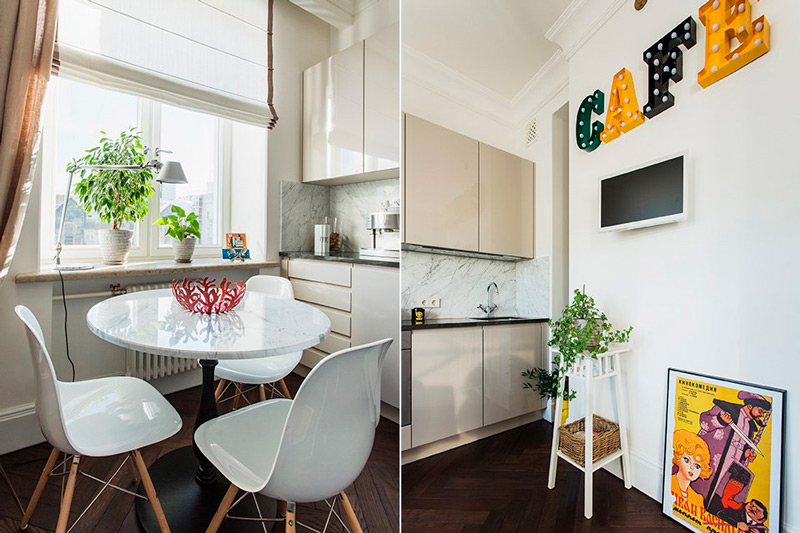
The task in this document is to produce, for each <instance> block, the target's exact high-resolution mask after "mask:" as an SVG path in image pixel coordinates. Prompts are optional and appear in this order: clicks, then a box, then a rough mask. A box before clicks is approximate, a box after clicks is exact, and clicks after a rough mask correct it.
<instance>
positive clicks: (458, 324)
mask: <svg viewBox="0 0 800 533" xmlns="http://www.w3.org/2000/svg"><path fill="white" fill-rule="evenodd" d="M547 320H548V319H546V318H526V317H519V318H498V319H495V320H481V319H479V318H429V319H427V320H425V323H424V324H412V323H411V320H403V326H402V329H403V331H413V330H417V329H439V328H466V327H474V326H501V325H508V324H532V323H536V322H547Z"/></svg>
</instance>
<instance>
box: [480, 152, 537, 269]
mask: <svg viewBox="0 0 800 533" xmlns="http://www.w3.org/2000/svg"><path fill="white" fill-rule="evenodd" d="M480 184H481V185H480V191H481V192H480V210H481V211H480V251H481V252H485V253H490V254H499V255H513V256H516V257H528V258H532V257H533V224H534V221H533V162H531V161H528V160H525V159H522V158H521V157H517V156H515V155H513V154H509V153H508V152H504V151H503V150H500V149H499V148H494V147H493V146H489V145H487V144H483V143H481V145H480Z"/></svg>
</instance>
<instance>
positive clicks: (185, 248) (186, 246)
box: [172, 235, 197, 263]
mask: <svg viewBox="0 0 800 533" xmlns="http://www.w3.org/2000/svg"><path fill="white" fill-rule="evenodd" d="M195 246H197V237H195V236H193V235H190V236H189V237H184V238H183V240H182V241H179V240H178V239H172V251H173V252H174V253H175V262H176V263H191V262H192V255H194V248H195Z"/></svg>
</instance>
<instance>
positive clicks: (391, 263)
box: [280, 252, 400, 268]
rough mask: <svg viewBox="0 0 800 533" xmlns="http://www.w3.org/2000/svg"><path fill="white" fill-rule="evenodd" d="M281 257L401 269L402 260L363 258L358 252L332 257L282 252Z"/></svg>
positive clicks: (312, 253)
mask: <svg viewBox="0 0 800 533" xmlns="http://www.w3.org/2000/svg"><path fill="white" fill-rule="evenodd" d="M280 256H281V257H289V258H295V259H315V260H317V261H336V262H339V263H355V264H357V265H374V266H383V267H392V268H400V260H399V259H397V258H391V257H387V258H381V257H367V256H362V255H361V254H359V253H358V252H331V253H330V255H314V252H281V253H280Z"/></svg>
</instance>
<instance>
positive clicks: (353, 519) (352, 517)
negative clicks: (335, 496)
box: [339, 491, 363, 533]
mask: <svg viewBox="0 0 800 533" xmlns="http://www.w3.org/2000/svg"><path fill="white" fill-rule="evenodd" d="M339 501H340V502H341V504H342V509H344V515H345V517H346V518H347V523H348V524H350V531H351V532H352V533H363V532H362V529H361V522H359V521H358V517H357V516H356V512H355V510H354V509H353V506H352V505H351V504H350V498H348V497H347V494H346V493H345V492H344V491H342V492H340V493H339Z"/></svg>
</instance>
